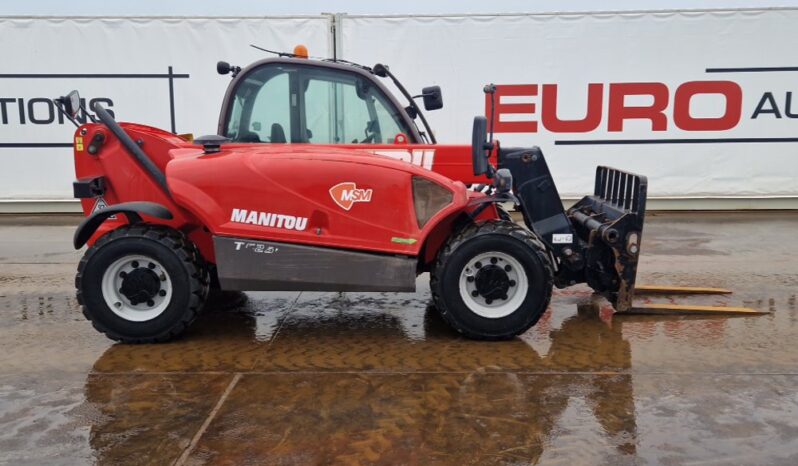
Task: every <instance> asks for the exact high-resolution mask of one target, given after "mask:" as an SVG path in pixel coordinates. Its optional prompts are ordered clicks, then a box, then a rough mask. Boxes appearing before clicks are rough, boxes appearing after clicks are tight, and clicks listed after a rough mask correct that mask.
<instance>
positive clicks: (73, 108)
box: [61, 91, 80, 118]
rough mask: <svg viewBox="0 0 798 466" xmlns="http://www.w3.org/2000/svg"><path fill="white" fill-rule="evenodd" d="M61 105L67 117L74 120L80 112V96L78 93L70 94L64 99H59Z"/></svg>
mask: <svg viewBox="0 0 798 466" xmlns="http://www.w3.org/2000/svg"><path fill="white" fill-rule="evenodd" d="M61 104H62V105H63V106H64V111H65V112H66V113H67V115H69V116H71V117H72V118H76V117H77V116H78V111H79V110H80V94H78V91H72V92H70V93H69V94H67V95H66V97H61Z"/></svg>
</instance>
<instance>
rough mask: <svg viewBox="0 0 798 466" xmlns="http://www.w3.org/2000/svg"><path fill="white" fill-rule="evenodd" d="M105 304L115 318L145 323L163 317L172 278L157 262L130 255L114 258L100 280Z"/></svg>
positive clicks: (170, 293) (168, 298) (170, 290)
mask: <svg viewBox="0 0 798 466" xmlns="http://www.w3.org/2000/svg"><path fill="white" fill-rule="evenodd" d="M102 292H103V298H104V299H105V303H106V304H107V305H108V307H109V308H110V309H111V311H112V312H113V313H114V314H116V315H117V316H119V317H121V318H123V319H125V320H128V321H131V322H144V321H147V320H152V319H154V318H156V317H158V316H159V315H161V314H163V312H164V311H165V310H166V308H167V307H169V303H170V302H171V300H172V279H171V278H170V277H169V274H168V273H167V272H166V269H164V267H163V265H161V263H160V262H158V261H157V260H155V259H153V258H151V257H146V256H141V255H130V256H125V257H122V258H120V259H117V260H116V261H114V263H112V264H111V265H110V267H108V268H107V269H105V273H103V278H102Z"/></svg>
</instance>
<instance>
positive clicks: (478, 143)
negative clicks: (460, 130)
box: [471, 116, 493, 176]
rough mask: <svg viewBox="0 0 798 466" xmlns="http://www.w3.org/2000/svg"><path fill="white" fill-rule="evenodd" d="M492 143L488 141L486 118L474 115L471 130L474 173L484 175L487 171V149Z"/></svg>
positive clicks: (488, 154)
mask: <svg viewBox="0 0 798 466" xmlns="http://www.w3.org/2000/svg"><path fill="white" fill-rule="evenodd" d="M492 146H493V144H491V143H489V142H488V119H487V118H485V117H484V116H477V117H474V128H473V131H472V132H471V163H472V165H473V167H474V175H475V176H479V175H484V174H485V173H487V172H488V157H489V156H490V152H489V150H490V149H492Z"/></svg>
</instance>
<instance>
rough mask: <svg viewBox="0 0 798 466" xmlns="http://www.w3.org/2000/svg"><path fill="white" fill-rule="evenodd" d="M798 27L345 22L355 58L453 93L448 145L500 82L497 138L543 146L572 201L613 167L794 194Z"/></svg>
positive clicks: (760, 23)
mask: <svg viewBox="0 0 798 466" xmlns="http://www.w3.org/2000/svg"><path fill="white" fill-rule="evenodd" d="M796 24H798V11H796V10H763V11H723V12H721V11H708V12H667V13H602V14H558V15H527V16H452V17H439V16H429V17H368V16H345V17H344V18H343V41H342V52H343V56H344V57H345V58H347V59H349V60H353V61H356V62H361V63H364V64H373V63H376V62H382V63H384V64H387V65H390V68H391V70H392V71H393V73H394V74H395V75H397V77H399V78H400V79H401V80H402V81H403V82H404V84H405V86H406V87H408V89H410V90H411V92H416V93H417V92H418V91H420V89H421V88H422V87H423V86H427V85H432V84H437V85H440V86H441V88H442V89H443V96H444V108H443V109H442V110H439V111H435V112H430V113H429V115H428V118H429V119H430V120H431V123H432V126H433V128H434V129H435V130H436V135H437V136H438V139H439V141H442V142H448V143H469V141H470V140H471V139H470V131H471V122H472V119H473V117H474V116H475V115H482V114H486V113H490V112H489V111H487V112H486V102H485V97H484V95H483V92H482V88H483V85H485V84H487V83H496V84H497V85H499V86H498V90H497V106H496V108H495V112H496V118H497V121H498V122H497V124H496V130H497V138H498V139H499V140H500V141H501V142H502V143H503V145H504V146H514V145H519V146H529V145H538V146H540V147H541V148H542V149H543V151H544V153H545V154H546V156H547V159H548V161H549V164H550V166H551V169H552V172H553V174H554V178H555V180H556V182H557V184H558V187H559V189H560V193H561V194H562V195H564V196H568V197H575V196H578V195H582V194H584V193H586V192H589V191H591V190H592V186H593V175H594V170H595V166H596V165H600V164H604V165H610V166H615V167H618V168H622V169H626V170H630V171H634V172H637V173H640V174H644V175H647V176H648V177H649V195H650V196H652V197H749V198H750V197H780V196H785V197H794V196H798V131H796V130H797V129H798V120H795V119H796V118H798V102H792V99H793V94H792V91H793V90H795V91H798V85H796V78H798V60H796V59H795V54H794V53H793V52H792V49H793V42H794V41H793V40H792V39H793V37H794V31H795V25H796ZM795 99H796V100H798V93H796V95H795ZM487 107H488V108H489V106H487Z"/></svg>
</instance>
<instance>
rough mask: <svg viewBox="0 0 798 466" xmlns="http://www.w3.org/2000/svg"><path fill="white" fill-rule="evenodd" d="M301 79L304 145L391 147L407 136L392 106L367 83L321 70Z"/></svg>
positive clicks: (352, 74) (355, 77)
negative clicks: (304, 127) (378, 145)
mask: <svg viewBox="0 0 798 466" xmlns="http://www.w3.org/2000/svg"><path fill="white" fill-rule="evenodd" d="M300 76H301V80H302V82H303V85H302V88H304V89H305V93H304V96H303V97H304V99H303V101H304V110H305V125H306V128H307V132H306V134H307V142H310V143H315V144H386V143H388V144H390V143H393V141H394V138H395V137H396V135H397V134H399V133H404V134H405V135H406V134H408V132H407V130H406V129H404V128H403V127H404V125H403V122H402V119H401V118H400V116H399V115H398V113H397V112H396V111H395V110H394V107H393V104H392V103H391V102H390V101H389V100H388V99H387V98H386V97H385V96H384V95H383V94H382V92H381V91H380V90H379V89H378V88H377V87H376V86H374V85H373V84H372V83H371V82H370V81H369V80H367V79H364V78H363V77H361V76H359V75H356V74H354V73H346V72H340V71H334V70H323V69H308V70H306V71H304V72H301V74H300Z"/></svg>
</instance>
